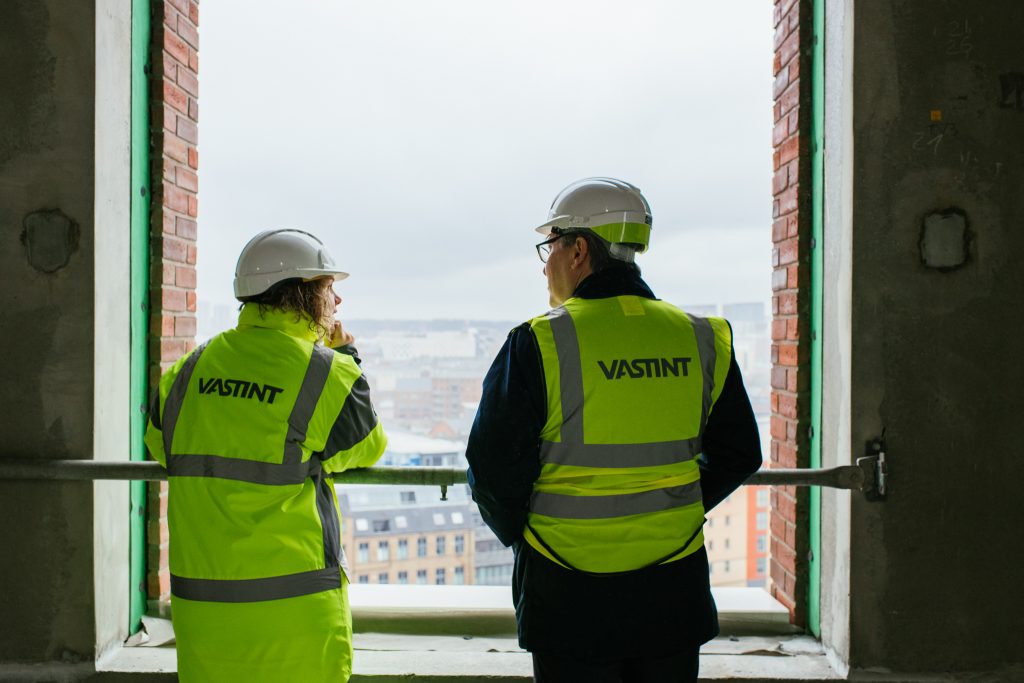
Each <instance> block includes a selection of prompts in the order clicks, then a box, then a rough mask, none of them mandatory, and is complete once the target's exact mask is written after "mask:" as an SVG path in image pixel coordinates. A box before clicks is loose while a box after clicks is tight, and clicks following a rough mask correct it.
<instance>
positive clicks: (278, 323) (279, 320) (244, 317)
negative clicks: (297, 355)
mask: <svg viewBox="0 0 1024 683" xmlns="http://www.w3.org/2000/svg"><path fill="white" fill-rule="evenodd" d="M309 323H310V318H309V316H308V315H306V314H305V313H296V312H295V311H281V310H278V309H276V308H271V309H267V311H266V313H263V314H262V315H261V314H260V305H259V304H254V303H247V304H245V305H244V306H242V311H241V312H240V313H239V314H238V329H240V330H243V329H246V328H251V327H263V328H267V329H271V330H279V331H281V332H284V333H285V334H287V335H289V336H291V337H298V338H299V339H305V340H306V341H311V342H316V340H317V336H316V332H314V331H313V330H311V329H309Z"/></svg>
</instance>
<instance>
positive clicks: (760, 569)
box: [757, 557, 766, 575]
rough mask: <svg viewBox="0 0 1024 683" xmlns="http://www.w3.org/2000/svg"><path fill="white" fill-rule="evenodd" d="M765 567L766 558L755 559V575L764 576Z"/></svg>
mask: <svg viewBox="0 0 1024 683" xmlns="http://www.w3.org/2000/svg"><path fill="white" fill-rule="evenodd" d="M765 567H766V558H764V557H759V558H757V573H758V574H759V575H764V572H765Z"/></svg>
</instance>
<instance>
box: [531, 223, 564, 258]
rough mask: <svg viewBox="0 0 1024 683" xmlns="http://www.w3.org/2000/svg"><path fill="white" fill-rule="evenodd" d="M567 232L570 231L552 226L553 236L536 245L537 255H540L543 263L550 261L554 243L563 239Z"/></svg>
mask: <svg viewBox="0 0 1024 683" xmlns="http://www.w3.org/2000/svg"><path fill="white" fill-rule="evenodd" d="M567 234H569V233H568V232H567V231H565V230H562V229H560V228H552V229H551V237H549V238H547V239H546V240H544V241H543V242H541V243H540V244H538V245H535V246H536V249H537V256H538V257H540V262H541V263H547V262H548V257H549V256H551V245H553V244H554V243H555V242H557V241H558V240H560V239H562V237H564V236H565V235H567Z"/></svg>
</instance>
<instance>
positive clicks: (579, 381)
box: [548, 306, 583, 444]
mask: <svg viewBox="0 0 1024 683" xmlns="http://www.w3.org/2000/svg"><path fill="white" fill-rule="evenodd" d="M548 321H549V322H550V324H551V336H552V337H553V338H554V342H555V353H556V354H558V382H559V385H560V389H559V391H560V392H561V394H562V395H561V399H562V431H561V439H562V443H565V444H582V443H583V364H582V361H581V360H580V345H579V340H578V339H577V338H576V325H575V323H573V321H572V316H571V315H569V311H567V310H565V307H564V306H559V307H558V308H556V309H555V310H553V311H551V313H549V314H548Z"/></svg>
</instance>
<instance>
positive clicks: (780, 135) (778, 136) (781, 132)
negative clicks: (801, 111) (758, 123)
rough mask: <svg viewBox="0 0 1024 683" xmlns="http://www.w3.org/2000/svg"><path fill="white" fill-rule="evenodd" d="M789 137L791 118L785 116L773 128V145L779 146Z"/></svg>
mask: <svg viewBox="0 0 1024 683" xmlns="http://www.w3.org/2000/svg"><path fill="white" fill-rule="evenodd" d="M788 137H789V119H788V118H785V119H782V120H781V121H779V122H778V123H776V124H775V127H774V128H772V145H773V146H775V147H778V146H779V145H781V144H782V143H783V142H785V140H786V138H788Z"/></svg>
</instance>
